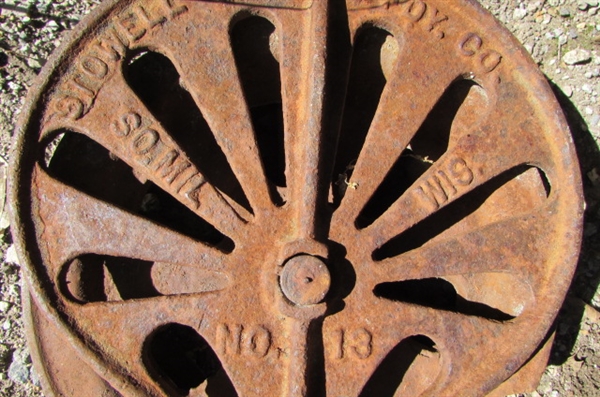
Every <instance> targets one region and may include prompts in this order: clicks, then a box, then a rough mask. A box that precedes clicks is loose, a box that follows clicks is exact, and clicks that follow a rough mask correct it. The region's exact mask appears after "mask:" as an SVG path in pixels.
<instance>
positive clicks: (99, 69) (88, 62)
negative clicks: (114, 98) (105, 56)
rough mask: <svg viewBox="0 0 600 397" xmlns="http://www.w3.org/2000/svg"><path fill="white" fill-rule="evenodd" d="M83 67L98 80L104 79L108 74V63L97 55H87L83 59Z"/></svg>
mask: <svg viewBox="0 0 600 397" xmlns="http://www.w3.org/2000/svg"><path fill="white" fill-rule="evenodd" d="M81 69H83V71H84V72H86V73H87V74H88V75H89V76H91V77H94V78H96V79H98V80H100V79H103V78H104V77H106V75H107V74H108V65H107V64H106V62H104V61H103V60H102V59H99V58H97V57H95V56H91V55H86V56H85V57H83V60H82V61H81Z"/></svg>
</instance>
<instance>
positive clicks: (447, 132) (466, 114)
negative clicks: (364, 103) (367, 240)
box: [356, 79, 485, 229]
mask: <svg viewBox="0 0 600 397" xmlns="http://www.w3.org/2000/svg"><path fill="white" fill-rule="evenodd" d="M482 108H485V94H484V92H483V89H482V88H481V87H480V86H479V85H477V84H476V83H475V82H473V81H472V80H466V79H459V80H456V81H455V82H454V83H452V84H451V85H450V87H448V89H446V91H445V92H444V94H443V95H442V97H441V98H440V99H439V100H438V102H437V104H436V105H435V106H434V108H433V109H432V110H431V112H430V113H429V115H428V116H427V118H426V119H425V121H424V122H423V124H422V125H421V127H420V128H419V130H418V131H417V133H416V134H415V136H414V137H413V139H412V140H411V142H410V144H409V145H408V147H407V148H406V149H405V150H404V152H403V153H402V154H401V155H400V157H399V158H398V160H397V161H396V163H395V164H394V165H393V166H392V168H391V170H390V171H389V172H388V174H387V175H386V177H385V179H384V180H383V182H382V183H381V185H379V187H378V188H377V190H376V191H375V194H374V195H373V196H372V197H371V198H370V199H369V201H368V202H367V204H366V205H365V207H364V208H363V209H362V211H361V212H360V214H359V216H358V217H357V219H356V227H358V228H359V229H362V228H365V227H367V226H369V225H370V224H372V223H373V222H374V221H375V220H376V219H377V218H379V217H380V216H381V215H382V214H383V213H384V212H385V211H386V210H387V209H388V208H389V207H390V206H391V205H392V204H393V203H394V202H396V200H398V199H399V198H400V197H401V196H402V195H403V194H404V193H405V192H406V191H407V190H408V189H409V188H410V187H411V186H412V185H413V183H414V182H416V181H417V180H418V179H419V178H420V177H421V176H422V175H423V174H424V173H425V172H427V170H428V169H429V168H431V166H432V165H433V164H434V163H435V162H436V161H437V160H438V159H439V158H440V157H441V156H442V155H443V154H444V153H446V152H447V151H448V149H449V148H451V146H452V143H453V142H455V141H456V140H457V138H458V135H459V131H462V132H464V131H465V128H460V127H461V126H463V125H470V124H469V123H471V124H473V123H474V120H475V119H476V118H477V117H479V116H478V115H476V114H471V113H473V110H474V109H482ZM469 128H472V125H471V126H470V127H469Z"/></svg>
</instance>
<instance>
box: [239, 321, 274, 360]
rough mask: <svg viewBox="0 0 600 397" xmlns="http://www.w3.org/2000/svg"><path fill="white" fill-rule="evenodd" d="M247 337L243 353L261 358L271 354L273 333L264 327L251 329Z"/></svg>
mask: <svg viewBox="0 0 600 397" xmlns="http://www.w3.org/2000/svg"><path fill="white" fill-rule="evenodd" d="M244 337H245V341H244V342H245V343H244V344H243V351H244V352H245V353H247V354H248V355H250V356H254V357H257V358H261V357H264V356H266V355H267V353H269V349H270V348H271V332H269V330H267V329H266V328H264V327H262V326H258V327H256V328H253V329H250V330H249V331H248V332H247V333H246V335H244Z"/></svg>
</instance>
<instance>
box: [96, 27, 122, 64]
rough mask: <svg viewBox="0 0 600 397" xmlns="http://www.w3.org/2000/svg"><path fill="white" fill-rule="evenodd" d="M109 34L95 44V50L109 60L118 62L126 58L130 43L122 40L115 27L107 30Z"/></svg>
mask: <svg viewBox="0 0 600 397" xmlns="http://www.w3.org/2000/svg"><path fill="white" fill-rule="evenodd" d="M107 32H108V33H107V34H106V35H105V36H102V37H100V39H98V41H97V42H95V43H94V44H93V48H94V49H95V50H97V51H99V52H100V53H101V54H104V55H105V56H106V57H107V60H109V61H112V62H116V61H118V60H120V59H122V58H123V57H124V56H125V52H126V51H127V47H129V42H127V41H126V40H125V39H122V38H121V36H120V35H119V34H118V33H117V30H116V29H115V27H114V26H111V27H110V28H109V29H107Z"/></svg>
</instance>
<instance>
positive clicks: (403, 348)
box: [359, 335, 440, 397]
mask: <svg viewBox="0 0 600 397" xmlns="http://www.w3.org/2000/svg"><path fill="white" fill-rule="evenodd" d="M439 360H440V355H439V353H438V350H437V349H436V344H435V342H434V341H433V340H431V339H430V338H428V337H427V336H425V335H415V336H411V337H409V338H406V339H404V340H402V341H401V342H400V343H398V344H397V345H396V346H395V347H394V348H393V349H392V350H391V351H390V352H389V353H388V354H387V355H386V356H385V358H384V359H383V361H382V362H381V363H380V364H379V366H378V367H377V369H376V370H375V372H373V374H372V375H371V377H370V378H369V380H368V381H367V383H366V384H365V386H364V387H363V389H362V391H361V393H360V395H359V397H371V396H378V397H393V396H396V395H402V396H403V395H405V394H404V393H401V392H400V390H401V389H402V387H403V386H404V384H405V383H406V382H411V383H413V382H414V380H413V379H412V377H411V376H410V371H409V370H410V369H411V367H413V366H421V364H426V365H427V367H426V368H427V369H430V368H431V369H437V370H438V371H439ZM419 369H420V370H421V369H423V368H419ZM419 372H420V374H419V375H420V376H419V378H420V379H419V380H420V381H421V382H423V379H425V380H429V379H431V378H435V375H436V373H435V372H434V373H431V372H430V373H426V375H425V376H424V374H423V371H419ZM432 372H433V371H432ZM412 386H413V387H411V388H408V390H411V391H413V392H414V390H419V388H417V387H415V386H416V385H412ZM423 386H424V387H421V388H420V389H421V390H423V389H424V388H425V387H427V386H429V385H423Z"/></svg>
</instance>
